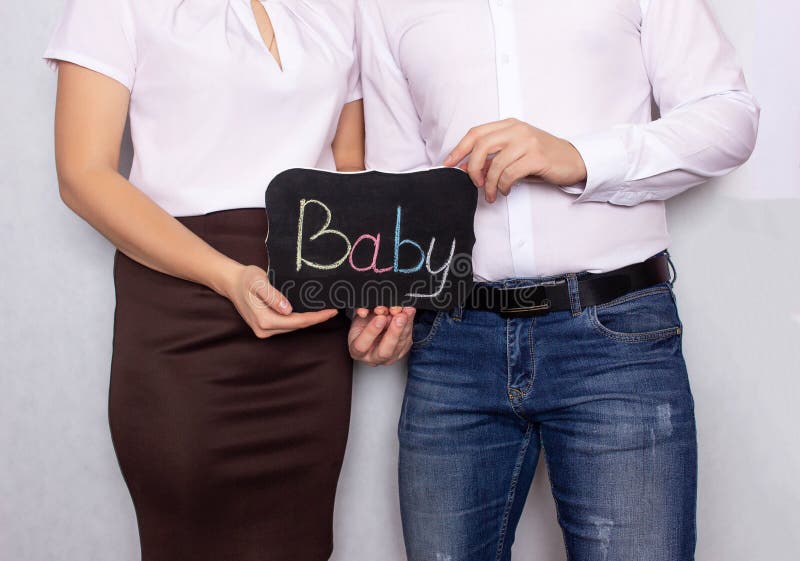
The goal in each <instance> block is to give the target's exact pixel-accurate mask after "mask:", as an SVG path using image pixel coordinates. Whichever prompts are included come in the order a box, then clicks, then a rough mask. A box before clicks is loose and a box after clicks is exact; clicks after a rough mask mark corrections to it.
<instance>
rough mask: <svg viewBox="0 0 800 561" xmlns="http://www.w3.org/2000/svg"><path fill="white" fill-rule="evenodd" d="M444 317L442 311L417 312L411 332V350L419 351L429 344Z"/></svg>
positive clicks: (444, 313)
mask: <svg viewBox="0 0 800 561" xmlns="http://www.w3.org/2000/svg"><path fill="white" fill-rule="evenodd" d="M445 315H446V312H442V311H438V312H434V311H432V310H418V311H417V315H416V316H415V318H414V327H413V330H412V332H411V342H412V348H414V349H419V348H422V347H424V346H425V345H427V344H428V343H430V342H431V340H432V339H433V337H434V335H436V331H437V329H438V328H439V325H440V324H441V323H442V320H443V319H444V317H445Z"/></svg>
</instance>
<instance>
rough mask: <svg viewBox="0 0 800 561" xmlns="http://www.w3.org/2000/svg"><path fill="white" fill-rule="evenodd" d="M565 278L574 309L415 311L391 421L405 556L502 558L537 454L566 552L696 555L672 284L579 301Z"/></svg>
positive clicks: (625, 558) (582, 557) (650, 558)
mask: <svg viewBox="0 0 800 561" xmlns="http://www.w3.org/2000/svg"><path fill="white" fill-rule="evenodd" d="M570 277H571V278H569V280H568V283H569V287H570V291H571V296H572V297H573V298H572V299H573V302H574V303H573V309H572V310H571V311H558V312H551V313H549V314H547V315H542V316H538V317H509V318H504V317H501V316H499V315H497V314H494V313H491V312H485V311H477V310H461V309H456V310H455V311H452V312H418V317H417V322H416V323H415V325H414V344H413V349H412V352H411V355H410V357H409V376H408V384H407V386H406V391H405V397H404V400H403V409H402V414H401V418H400V423H399V439H400V467H399V470H400V471H399V475H400V503H401V512H402V520H403V530H404V535H405V542H406V550H407V554H408V560H409V561H507V560H509V559H510V558H511V545H512V543H513V541H514V534H515V531H516V529H517V523H518V521H519V518H520V514H521V512H522V507H523V505H524V503H525V499H526V495H527V493H528V490H529V488H530V486H531V481H532V479H533V476H534V470H535V468H536V465H537V461H538V457H539V454H540V452H542V453H543V454H544V457H545V460H546V462H545V465H546V466H547V470H548V473H549V477H550V481H551V485H552V493H553V497H554V498H555V502H556V507H557V512H558V522H559V524H560V526H561V528H562V530H563V535H564V542H565V546H566V549H567V556H568V559H569V560H570V561H692V560H693V559H694V548H695V502H696V481H697V446H696V436H695V423H694V405H693V400H692V395H691V391H690V388H689V381H688V377H687V372H686V365H685V363H684V359H683V356H682V350H681V333H682V324H681V321H680V318H679V316H678V311H677V307H676V302H675V295H674V292H673V290H672V284H671V282H668V283H666V282H665V283H662V284H658V285H655V286H653V287H650V288H647V289H644V290H639V291H636V292H633V293H629V294H627V295H625V296H623V297H621V298H618V299H617V300H615V301H613V302H609V303H607V304H603V305H598V306H589V307H585V308H581V307H580V306H579V305H578V304H577V302H579V297H580V295H579V294H578V293H577V290H578V289H577V282H576V277H575V276H570ZM552 278H553V277H551V278H549V279H548V278H538V279H515V280H512V281H503V282H500V283H494V284H497V285H500V286H507V287H511V286H533V285H535V284H537V283H541V282H544V281H547V280H552ZM577 278H578V279H579V278H580V274H579V275H577Z"/></svg>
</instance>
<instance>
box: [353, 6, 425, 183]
mask: <svg viewBox="0 0 800 561" xmlns="http://www.w3.org/2000/svg"><path fill="white" fill-rule="evenodd" d="M356 37H357V39H358V44H359V51H360V52H359V55H360V59H361V87H362V90H363V94H364V122H365V128H366V157H365V160H366V166H367V169H381V170H385V171H411V170H416V169H423V168H427V167H429V166H430V161H429V158H428V154H427V151H426V146H425V141H424V139H423V138H422V136H421V134H420V119H419V115H418V114H417V110H416V108H415V107H414V102H413V99H412V97H411V92H410V91H409V87H408V81H407V80H406V78H405V76H404V75H403V72H402V70H401V68H400V65H399V64H398V63H397V61H396V58H395V56H394V54H393V51H392V48H391V46H390V42H389V39H388V36H387V33H386V30H385V26H384V21H383V18H382V15H381V11H380V6H379V5H378V2H377V1H376V0H359V3H358V9H357V10H356Z"/></svg>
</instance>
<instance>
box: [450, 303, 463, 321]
mask: <svg viewBox="0 0 800 561" xmlns="http://www.w3.org/2000/svg"><path fill="white" fill-rule="evenodd" d="M462 317H464V306H456V307H455V308H453V309H452V310H450V319H452V320H453V321H461V318H462Z"/></svg>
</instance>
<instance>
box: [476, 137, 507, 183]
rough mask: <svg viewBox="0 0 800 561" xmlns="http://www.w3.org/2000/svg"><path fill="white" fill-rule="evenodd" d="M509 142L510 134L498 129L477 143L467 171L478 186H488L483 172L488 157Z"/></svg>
mask: <svg viewBox="0 0 800 561" xmlns="http://www.w3.org/2000/svg"><path fill="white" fill-rule="evenodd" d="M507 142H508V135H507V134H505V131H502V130H501V131H497V132H492V133H489V134H487V135H486V136H483V137H482V138H481V139H479V140H478V142H476V143H475V146H474V148H473V149H472V152H471V153H470V155H469V161H468V162H467V173H468V174H469V176H470V178H471V179H472V182H473V183H474V184H475V186H477V187H484V188H485V187H486V180H485V176H484V173H483V169H484V167H485V166H486V165H487V159H488V158H489V155H490V154H494V153H496V152H499V151H500V150H502V149H503V148H504V147H505V146H506V144H507Z"/></svg>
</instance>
